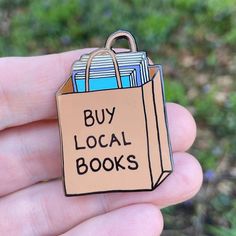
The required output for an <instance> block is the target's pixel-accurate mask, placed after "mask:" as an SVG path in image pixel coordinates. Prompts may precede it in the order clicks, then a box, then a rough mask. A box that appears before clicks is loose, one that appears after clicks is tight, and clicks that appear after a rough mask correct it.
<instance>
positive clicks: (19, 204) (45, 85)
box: [0, 49, 202, 236]
mask: <svg viewBox="0 0 236 236" xmlns="http://www.w3.org/2000/svg"><path fill="white" fill-rule="evenodd" d="M91 50H92V49H82V50H77V51H72V52H67V53H61V54H54V55H47V56H38V57H25V58H19V57H18V58H14V57H12V58H1V59H0V180H1V185H0V219H1V220H0V235H30V236H32V235H58V234H63V233H64V234H65V235H83V236H87V235H97V236H104V235H109V236H110V235H112V236H113V235H119V236H122V235H124V236H127V235H129V236H132V235H135V236H139V235H145V236H149V235H159V234H160V233H161V231H162V228H163V220H162V215H161V212H160V210H159V209H160V208H163V207H166V206H169V205H172V204H176V203H179V202H182V201H185V200H187V199H189V198H191V197H192V196H194V195H195V194H196V193H197V192H198V190H199V188H200V186H201V183H202V170H201V167H200V165H199V163H198V162H197V161H196V159H195V158H194V157H192V156H191V155H190V154H188V153H186V152H185V151H186V150H187V149H188V148H189V147H190V146H191V145H192V143H193V141H194V139H195V135H196V125H195V122H194V120H193V118H192V116H191V115H190V113H189V112H188V111H187V110H186V109H185V108H183V107H181V106H179V105H177V104H173V103H169V104H167V112H168V120H169V130H170V138H171V143H172V148H173V152H174V154H173V157H174V172H173V173H172V174H171V175H170V176H169V177H168V178H167V179H166V180H165V181H164V182H163V183H162V184H161V185H160V186H159V187H158V188H157V189H155V190H154V191H151V192H132V193H107V194H94V195H87V196H79V197H72V198H68V197H65V196H64V193H63V188H62V183H61V179H60V178H61V158H60V143H59V132H58V125H57V120H56V104H55V93H56V91H57V90H58V88H59V87H60V86H61V84H62V83H63V81H65V80H66V79H67V78H68V77H69V74H70V68H71V65H72V63H73V62H74V61H75V60H76V59H78V58H79V57H80V55H82V54H84V53H88V52H90V51H91Z"/></svg>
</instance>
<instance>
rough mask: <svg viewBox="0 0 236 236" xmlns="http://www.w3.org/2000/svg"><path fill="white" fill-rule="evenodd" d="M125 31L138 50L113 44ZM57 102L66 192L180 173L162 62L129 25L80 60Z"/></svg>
mask: <svg viewBox="0 0 236 236" xmlns="http://www.w3.org/2000/svg"><path fill="white" fill-rule="evenodd" d="M119 38H125V39H127V40H128V42H129V45H130V51H126V52H119V53H116V52H115V51H114V50H113V49H112V44H113V43H114V41H115V40H117V39H119ZM57 108H58V119H59V127H60V134H61V145H62V156H63V182H64V189H65V194H66V196H76V195H83V194H91V193H104V192H122V191H145V190H153V189H154V188H156V187H157V186H158V185H159V184H160V183H161V182H162V181H164V180H165V178H166V177H167V176H168V175H169V174H170V173H171V172H172V151H171V146H170V140H169V135H168V127H167V117H166V111H165V99H164V88H163V77H162V67H161V66H160V65H153V64H152V65H150V61H149V59H148V57H147V55H146V52H142V51H137V46H136V42H135V39H134V37H133V36H132V35H131V34H130V33H129V32H127V31H117V32H115V33H114V34H112V35H111V36H110V37H109V38H108V40H107V42H106V45H105V47H104V48H101V49H97V50H95V51H93V52H92V53H90V54H85V55H82V56H81V58H80V59H79V60H78V61H75V62H74V64H73V66H72V73H71V77H70V78H69V79H68V80H67V81H66V82H65V83H64V84H63V85H62V87H61V88H60V89H59V91H58V92H57Z"/></svg>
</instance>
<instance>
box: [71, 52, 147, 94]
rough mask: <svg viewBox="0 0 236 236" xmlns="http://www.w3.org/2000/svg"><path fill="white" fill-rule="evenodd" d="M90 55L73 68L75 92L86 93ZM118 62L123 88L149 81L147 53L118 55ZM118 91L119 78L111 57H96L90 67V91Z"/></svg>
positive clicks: (85, 56)
mask: <svg viewBox="0 0 236 236" xmlns="http://www.w3.org/2000/svg"><path fill="white" fill-rule="evenodd" d="M88 59H89V55H87V54H86V55H83V56H82V57H81V58H80V60H78V61H76V62H75V63H74V65H73V68H72V71H73V72H72V81H73V89H74V92H85V71H86V66H87V62H88ZM116 60H117V63H118V67H119V73H120V77H121V82H122V88H131V87H139V86H141V85H143V84H145V83H146V82H148V80H149V71H148V59H147V55H146V53H145V52H124V53H117V54H116ZM107 89H117V78H116V75H115V69H114V65H113V61H112V58H111V56H110V55H107V54H105V55H98V56H96V57H95V58H94V59H93V61H92V63H91V66H90V74H89V91H98V90H107Z"/></svg>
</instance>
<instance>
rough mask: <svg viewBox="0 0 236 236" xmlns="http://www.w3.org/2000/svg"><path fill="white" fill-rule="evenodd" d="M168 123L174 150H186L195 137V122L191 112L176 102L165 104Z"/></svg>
mask: <svg viewBox="0 0 236 236" xmlns="http://www.w3.org/2000/svg"><path fill="white" fill-rule="evenodd" d="M167 114H168V124H169V132H170V139H171V144H172V148H173V151H174V152H183V151H186V150H188V149H189V148H190V147H191V146H192V144H193V142H194V140H195V138H196V130H197V128H196V123H195V120H194V118H193V116H192V114H191V113H190V112H189V111H188V110H187V109H186V108H185V107H183V106H181V105H179V104H176V103H168V104H167Z"/></svg>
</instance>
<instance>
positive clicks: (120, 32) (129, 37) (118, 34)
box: [105, 30, 137, 52]
mask: <svg viewBox="0 0 236 236" xmlns="http://www.w3.org/2000/svg"><path fill="white" fill-rule="evenodd" d="M120 38H126V39H127V40H128V42H129V46H130V49H131V52H137V44H136V41H135V38H134V36H133V35H132V34H131V33H130V32H128V31H124V30H118V31H116V32H115V33H113V34H111V35H110V36H109V37H108V39H107V41H106V44H105V48H107V49H111V48H112V44H113V42H114V41H116V40H117V39H120Z"/></svg>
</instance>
